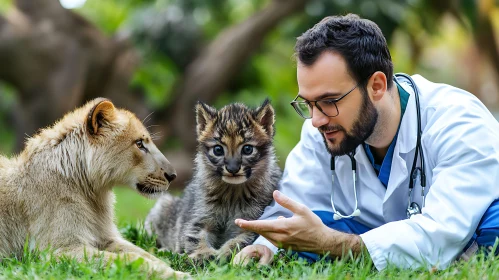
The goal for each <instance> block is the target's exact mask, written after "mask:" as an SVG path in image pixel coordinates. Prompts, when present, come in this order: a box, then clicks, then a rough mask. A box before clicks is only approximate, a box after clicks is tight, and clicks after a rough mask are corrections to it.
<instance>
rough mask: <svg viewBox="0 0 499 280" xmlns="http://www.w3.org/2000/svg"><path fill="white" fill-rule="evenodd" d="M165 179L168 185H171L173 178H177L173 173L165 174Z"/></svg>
mask: <svg viewBox="0 0 499 280" xmlns="http://www.w3.org/2000/svg"><path fill="white" fill-rule="evenodd" d="M165 178H166V180H168V182H169V183H171V182H172V181H173V180H175V178H177V174H175V173H172V174H168V173H166V172H165Z"/></svg>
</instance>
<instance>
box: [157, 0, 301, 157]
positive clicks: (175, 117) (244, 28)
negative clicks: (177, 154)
mask: <svg viewBox="0 0 499 280" xmlns="http://www.w3.org/2000/svg"><path fill="white" fill-rule="evenodd" d="M307 2H308V0H274V1H272V2H271V3H270V4H269V5H268V6H267V7H265V8H264V9H263V10H261V11H260V12H257V13H256V14H254V15H253V16H251V17H250V18H248V19H247V20H246V21H244V22H242V23H240V24H238V25H236V26H233V27H231V28H229V29H227V30H225V31H223V32H222V33H221V34H220V35H219V36H218V37H217V38H216V39H215V40H214V41H213V42H212V43H211V44H210V45H209V46H208V47H207V48H206V49H205V50H204V51H202V52H201V54H200V55H199V56H198V57H197V58H196V59H195V60H194V61H193V62H192V63H191V64H190V65H189V66H188V67H187V69H186V72H185V75H184V77H183V79H182V80H180V82H178V83H177V85H176V87H175V88H174V91H173V93H172V95H173V96H174V101H173V102H172V103H171V104H170V105H169V106H168V107H167V108H166V110H165V114H164V115H162V116H160V117H163V118H164V120H163V121H162V123H163V124H164V125H163V127H165V128H167V129H168V128H169V129H170V131H167V132H166V134H168V135H171V136H176V137H179V138H180V140H181V141H182V143H184V146H185V148H186V149H187V150H188V151H194V148H195V145H196V139H195V137H193V135H194V114H193V110H194V109H193V108H194V105H195V103H196V102H197V100H198V99H199V100H202V101H204V102H208V103H212V102H213V101H214V100H215V98H216V97H217V96H218V95H219V94H220V93H221V92H223V90H224V89H225V88H226V87H227V85H228V84H229V81H230V80H231V79H233V78H234V77H235V76H236V75H237V73H238V70H239V69H240V68H241V67H242V66H243V65H244V63H246V61H247V59H248V58H249V57H250V56H251V55H252V54H253V53H254V52H255V51H256V50H257V48H258V47H259V46H260V45H261V43H262V41H263V39H264V37H265V36H266V35H267V34H268V33H269V32H270V31H271V30H273V28H274V27H275V26H276V25H277V24H278V23H280V22H281V21H282V20H284V19H286V18H287V17H289V16H290V15H292V14H294V13H295V12H298V11H301V10H303V8H304V6H305V4H306V3H307ZM158 116H159V115H158Z"/></svg>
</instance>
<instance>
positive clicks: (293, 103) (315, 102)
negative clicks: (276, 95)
mask: <svg viewBox="0 0 499 280" xmlns="http://www.w3.org/2000/svg"><path fill="white" fill-rule="evenodd" d="M360 84H361V83H360V82H359V83H357V84H356V85H355V86H354V87H353V88H352V89H351V90H349V91H348V92H347V93H345V94H343V95H342V96H340V97H338V98H325V99H321V100H306V99H305V98H303V97H301V96H300V94H298V95H297V96H296V97H295V99H293V101H291V102H290V103H289V104H291V106H292V107H293V108H294V109H295V111H296V113H298V115H300V117H302V118H304V119H306V120H307V119H311V118H312V117H313V114H312V112H313V107H312V112H311V113H310V117H309V118H307V117H305V116H304V115H303V114H302V113H300V111H299V109H297V106H298V105H295V104H298V103H306V104H307V106H311V104H312V103H313V106H315V107H317V109H319V111H321V113H323V114H324V116H326V117H329V118H334V117H337V116H338V115H339V114H340V110H339V109H338V105H336V103H337V102H338V101H340V100H341V99H343V98H344V97H345V96H347V95H348V94H349V93H351V92H352V91H354V90H355V89H356V88H357V87H358V86H360ZM298 97H300V98H302V99H303V100H304V101H296V99H298ZM324 100H329V101H330V102H333V105H334V107H335V108H336V115H334V116H330V115H328V114H326V113H325V112H324V110H323V109H322V108H321V106H318V105H317V102H321V101H324Z"/></svg>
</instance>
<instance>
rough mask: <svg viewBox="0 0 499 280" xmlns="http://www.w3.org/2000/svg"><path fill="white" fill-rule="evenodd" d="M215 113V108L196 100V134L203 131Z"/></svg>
mask: <svg viewBox="0 0 499 280" xmlns="http://www.w3.org/2000/svg"><path fill="white" fill-rule="evenodd" d="M216 115H217V110H216V109H215V108H213V107H210V106H208V105H206V104H205V103H203V102H201V101H198V103H197V104H196V123H197V125H196V132H197V135H198V136H199V135H201V132H203V131H204V129H205V128H206V125H207V124H208V123H210V122H211V121H212V120H213V118H215V116H216Z"/></svg>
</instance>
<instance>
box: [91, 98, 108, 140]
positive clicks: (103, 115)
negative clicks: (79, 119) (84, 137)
mask: <svg viewBox="0 0 499 280" xmlns="http://www.w3.org/2000/svg"><path fill="white" fill-rule="evenodd" d="M100 100H101V101H99V102H97V104H95V105H94V107H92V109H90V112H89V113H88V117H87V129H88V131H89V133H90V134H91V135H95V134H97V132H98V131H99V129H100V128H101V127H102V126H103V125H104V124H105V123H106V122H109V121H111V120H112V119H113V118H114V114H115V111H114V110H115V108H114V105H113V103H112V102H111V101H110V100H108V99H104V98H100Z"/></svg>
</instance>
